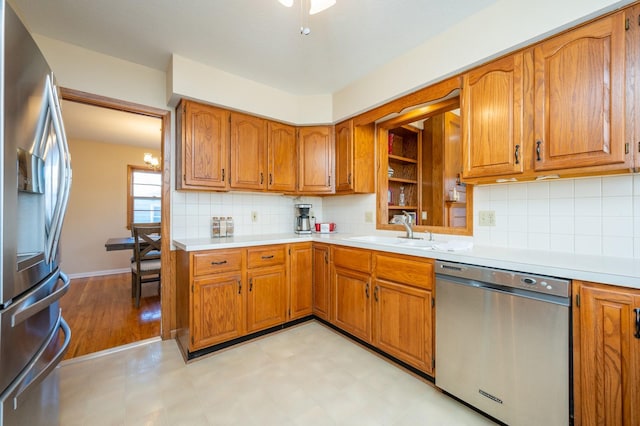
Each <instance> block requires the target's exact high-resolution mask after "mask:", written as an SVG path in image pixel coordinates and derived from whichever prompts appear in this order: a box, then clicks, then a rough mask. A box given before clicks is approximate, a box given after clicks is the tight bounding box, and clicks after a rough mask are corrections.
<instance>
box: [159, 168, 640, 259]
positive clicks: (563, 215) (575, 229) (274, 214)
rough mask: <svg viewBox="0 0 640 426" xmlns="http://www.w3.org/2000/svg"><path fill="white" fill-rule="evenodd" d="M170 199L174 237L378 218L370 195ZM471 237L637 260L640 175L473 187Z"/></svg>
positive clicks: (353, 227)
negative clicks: (303, 208) (224, 219)
mask: <svg viewBox="0 0 640 426" xmlns="http://www.w3.org/2000/svg"><path fill="white" fill-rule="evenodd" d="M172 196H173V198H172V238H173V239H181V238H208V237H210V234H211V230H210V227H211V217H212V216H222V215H224V216H232V217H233V219H234V223H235V233H236V235H252V234H254V235H255V234H274V233H284V232H292V230H293V221H294V208H293V205H294V204H297V203H311V204H313V208H312V212H313V213H314V215H315V217H316V219H317V221H318V222H320V221H326V222H335V223H337V225H338V232H349V233H357V234H371V233H374V232H379V231H376V229H375V216H374V217H373V222H368V221H367V219H366V216H367V213H373V214H374V215H375V211H376V196H375V194H364V195H345V196H328V197H293V196H285V195H278V194H261V193H242V192H232V193H215V192H214V193H210V192H180V191H174V192H173V195H172ZM482 210H491V211H494V212H495V217H496V224H495V226H491V227H489V226H480V225H479V223H478V216H479V215H478V212H479V211H482ZM253 212H257V214H258V220H257V221H256V222H253V221H252V213H253ZM396 233H397V232H396ZM442 238H445V239H446V238H447V236H446V235H445V236H443V237H442ZM473 240H474V243H475V244H478V245H489V246H499V247H513V248H529V249H535V250H549V251H558V252H566V253H578V254H594V255H605V256H617V257H628V258H640V175H617V176H602V177H590V178H576V179H559V180H549V181H541V182H522V183H509V184H504V183H503V184H496V185H482V186H477V187H475V188H474V236H473Z"/></svg>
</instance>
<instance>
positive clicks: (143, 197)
mask: <svg viewBox="0 0 640 426" xmlns="http://www.w3.org/2000/svg"><path fill="white" fill-rule="evenodd" d="M127 181H128V187H127V228H129V229H131V224H132V223H151V222H160V204H161V203H160V200H161V195H162V173H161V172H160V171H156V170H151V169H148V168H146V167H142V166H129V167H128V179H127Z"/></svg>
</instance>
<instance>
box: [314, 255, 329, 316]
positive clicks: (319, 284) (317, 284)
mask: <svg viewBox="0 0 640 426" xmlns="http://www.w3.org/2000/svg"><path fill="white" fill-rule="evenodd" d="M329 289H330V286H329V247H328V246H326V245H317V244H314V245H313V314H314V315H316V316H318V317H319V318H322V319H324V320H326V321H329V320H330V315H329V307H330V305H331V302H330V296H329Z"/></svg>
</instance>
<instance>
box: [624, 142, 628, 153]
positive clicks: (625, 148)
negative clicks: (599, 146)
mask: <svg viewBox="0 0 640 426" xmlns="http://www.w3.org/2000/svg"><path fill="white" fill-rule="evenodd" d="M624 153H625V154H628V153H629V142H627V143H625V144H624Z"/></svg>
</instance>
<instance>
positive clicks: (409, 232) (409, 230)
mask: <svg viewBox="0 0 640 426" xmlns="http://www.w3.org/2000/svg"><path fill="white" fill-rule="evenodd" d="M402 214H403V215H404V219H403V221H402V224H403V225H404V229H405V230H406V231H407V236H406V238H410V239H413V228H412V226H413V221H412V219H411V215H410V214H409V213H407V212H406V211H404V210H403V211H402Z"/></svg>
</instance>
